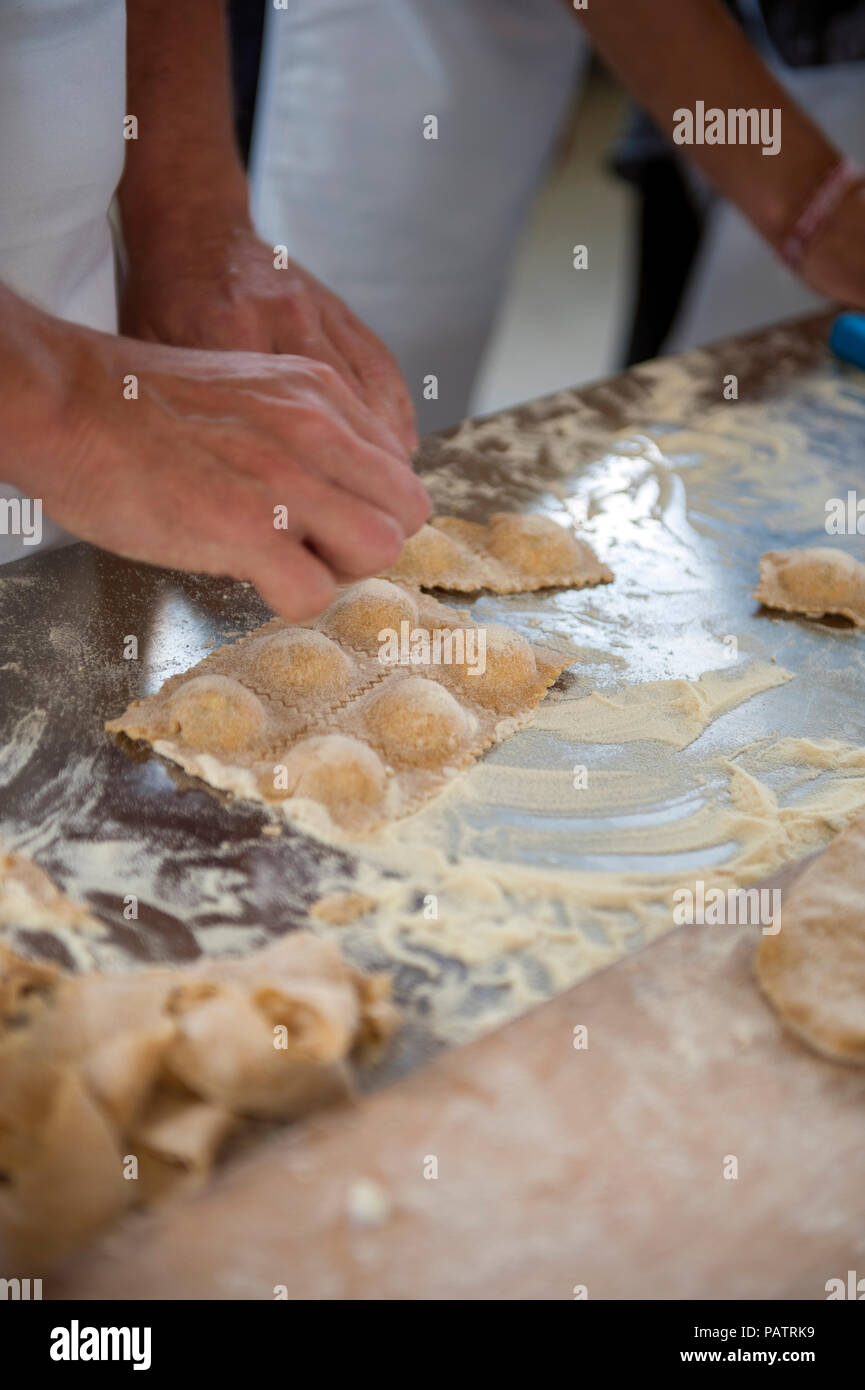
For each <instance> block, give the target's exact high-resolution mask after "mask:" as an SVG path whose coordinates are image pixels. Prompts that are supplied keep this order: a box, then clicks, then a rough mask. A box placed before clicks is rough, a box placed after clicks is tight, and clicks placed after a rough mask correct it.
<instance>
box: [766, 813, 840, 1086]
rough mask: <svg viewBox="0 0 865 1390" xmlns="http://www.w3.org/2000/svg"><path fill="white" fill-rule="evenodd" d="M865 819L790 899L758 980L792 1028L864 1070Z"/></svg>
mask: <svg viewBox="0 0 865 1390" xmlns="http://www.w3.org/2000/svg"><path fill="white" fill-rule="evenodd" d="M863 903H865V816H863V815H860V816H859V817H858V818H857V819H856V820H854V821H853V822H852V823H851V824H850V825H849V826H848V827H847V829H846V830H844V831H842V833H841V834H840V835H839V836H838V837H837V839H835V840H833V841H832V844H831V845H830V846H829V848H828V849H826V850H824V851H823V853H822V854H821V855H820V857H819V859H816V860H815V861H814V862H813V863H812V864H810V865H809V866H808V867H807V868H805V869H803V871H802V873H801V875H800V876H799V878H798V879H797V880H796V881H795V883H794V884H793V885H792V887H791V888H790V889H789V890H788V891H787V892H786V893H785V894H784V901H783V903H782V918H781V930H780V931H779V932H778V933H777V934H776V935H774V936H764V937H763V938H762V941H761V943H760V949H759V951H758V954H757V978H758V980H759V982H760V986H761V988H762V989H763V992H764V993H765V995H766V996H767V998H768V999H769V1000H770V1001H771V1003H772V1004H773V1005H774V1007H775V1008H776V1009H777V1011H778V1013H779V1014H780V1015H781V1017H782V1019H783V1020H784V1022H785V1023H786V1024H787V1025H788V1027H790V1028H792V1030H793V1031H794V1032H795V1033H797V1034H798V1036H799V1037H800V1038H803V1039H804V1040H805V1042H807V1043H809V1044H810V1045H811V1047H814V1048H816V1050H817V1051H818V1052H822V1053H824V1054H825V1055H826V1056H827V1057H832V1058H835V1059H837V1060H840V1061H844V1062H858V1063H860V1064H862V1065H865V907H863Z"/></svg>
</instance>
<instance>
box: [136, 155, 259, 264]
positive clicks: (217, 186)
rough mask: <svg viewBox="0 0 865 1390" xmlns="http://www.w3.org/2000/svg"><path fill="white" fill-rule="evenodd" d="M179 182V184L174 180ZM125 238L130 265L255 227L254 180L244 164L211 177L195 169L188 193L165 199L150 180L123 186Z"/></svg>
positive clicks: (194, 249)
mask: <svg viewBox="0 0 865 1390" xmlns="http://www.w3.org/2000/svg"><path fill="white" fill-rule="evenodd" d="M174 186H177V184H176V183H175V185H174ZM118 202H119V206H120V216H121V223H122V229H123V241H124V245H125V247H126V251H127V254H128V256H129V261H130V265H132V266H138V265H141V264H149V263H153V262H161V261H167V262H170V263H175V262H180V263H182V262H183V261H185V260H189V259H190V258H193V259H194V258H195V257H196V256H197V255H198V254H199V249H200V248H202V249H205V248H207V247H209V246H212V245H216V244H221V243H223V242H225V241H230V240H231V239H232V238H234V237H236V236H239V235H247V234H250V233H252V231H253V225H252V216H251V214H250V210H249V186H248V184H247V182H246V177H245V175H244V174H243V171H242V170H239V171H238V172H237V173H234V172H232V173H230V174H229V175H227V176H226V175H224V174H223V175H222V177H220V178H219V179H218V180H212V181H208V180H206V179H204V178H203V177H202V176H201V171H200V170H199V171H196V178H195V186H194V187H193V188H192V189H191V190H190V191H188V192H186V193H184V195H183V197H181V198H176V199H172V200H169V201H167V202H166V201H164V200H163V199H162V198H161V197H156V196H150V195H149V193H148V190H147V188H146V186H145V185H143V184H139V185H137V186H134V187H130V186H129V185H128V184H127V182H126V179H124V182H123V183H121V186H120V189H119V192H118Z"/></svg>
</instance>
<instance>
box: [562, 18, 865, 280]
mask: <svg viewBox="0 0 865 1390" xmlns="http://www.w3.org/2000/svg"><path fill="white" fill-rule="evenodd" d="M569 8H570V6H569ZM574 13H575V14H576V15H577V17H578V18H579V19H580V21H581V23H582V24H583V26H584V27H585V29H586V31H587V32H588V34H589V36H590V38H591V39H592V41H593V43H594V44H595V45H596V47H597V49H598V51H599V53H600V54H601V55H602V56H603V57H604V59H605V60H606V61H607V62H608V63H609V65H610V67H611V68H612V69H613V70H614V71H615V72H616V73H617V74H618V76H619V77H620V78H621V80H622V81H623V82H624V83H625V85H626V86H627V87H628V88H629V89H630V91H631V92H633V94H634V95H635V96H636V97H637V99H638V100H639V101H640V102H641V103H642V104H643V105H644V106H645V107H646V108H647V110H649V111H650V112H651V113H652V115H653V116H654V118H655V120H656V122H657V124H658V125H659V127H660V128H661V130H662V131H664V132H665V133H666V134H668V135H672V131H673V113H674V112H675V111H676V110H677V109H680V108H688V109H691V110H693V109H694V108H695V107H696V104H697V102H698V101H702V102H703V103H705V106H706V108H709V107H720V108H721V109H722V110H727V109H729V108H741V107H745V108H748V107H755V108H757V109H758V110H759V109H762V108H767V109H769V110H772V109H775V108H778V109H780V111H781V148H780V151H779V152H778V154H777V155H775V156H771V157H767V156H765V155H763V153H762V150H761V148H760V146H759V145H751V144H723V145H722V144H716V145H710V144H704V145H696V144H694V145H687V146H683V151H684V153H686V154H687V156H688V157H689V158H690V159H692V160H693V162H694V163H695V164H696V165H697V166H698V167H699V168H700V169H701V170H702V171H703V173H704V174H706V176H707V177H708V178H709V179H710V180H711V182H712V183H713V184H714V185H715V187H716V188H717V189H719V191H720V192H721V193H723V194H725V195H726V196H727V197H728V198H730V199H731V200H732V201H733V202H734V203H736V204H737V206H738V207H739V208H740V209H741V211H742V212H743V213H744V214H745V216H746V217H747V218H748V219H749V220H750V221H751V222H752V223H753V224H754V226H755V227H756V228H757V229H758V231H760V232H761V233H762V234H763V236H764V237H765V238H766V240H767V241H769V242H770V243H771V244H772V245H773V246H775V247H776V249H777V248H778V247H779V246H780V244H781V243H782V242H783V240H784V238H785V236H786V235H787V234H788V233H789V231H790V230H791V228H792V226H793V225H794V223H795V221H796V219H797V217H798V216H799V214H800V213H801V211H802V209H803V208H804V207H805V205H806V203H807V202H808V200H809V198H810V197H811V196H812V195H813V193H814V191H815V189H816V188H817V187H818V185H819V183H820V181H821V179H822V178H824V177H825V175H826V174H827V173H828V172H829V171H830V170H831V168H832V167H833V165H834V164H836V163H837V161H838V159H839V157H840V156H839V151H838V150H837V149H836V148H835V146H834V145H833V144H832V142H831V141H830V140H828V139H827V138H826V136H825V135H824V134H823V133H822V131H820V129H819V128H818V127H817V126H816V125H815V124H814V122H813V121H811V120H810V119H809V117H808V116H807V115H806V114H805V113H804V112H803V111H802V110H801V109H800V108H799V107H798V106H797V105H796V103H795V102H794V101H793V99H792V98H791V97H790V96H789V95H788V93H787V92H786V91H785V89H784V88H783V87H782V86H781V85H780V83H778V82H777V81H776V79H775V78H774V77H773V75H772V74H771V72H770V71H769V70H768V68H767V67H766V65H765V64H764V63H763V61H762V59H761V58H760V56H759V54H758V53H756V52H755V50H754V49H753V48H752V47H751V45H750V43H749V42H748V39H747V38H746V36H745V35H744V34H743V33H742V31H741V29H740V28H739V27H738V25H737V24H736V23H735V22H734V21H733V19H732V18H731V17H730V15H729V14H728V13H727V11H726V10H725V9H724V7H723V5H722V4H721V3H720V0H589V5H588V8H587V9H585V10H579V11H574ZM799 271H800V273H801V274H802V276H803V277H804V278H805V279H806V280H808V282H809V283H810V284H811V285H812V286H813V288H815V289H816V290H818V292H820V293H822V294H826V295H828V296H830V297H833V298H837V299H841V300H846V301H848V302H850V303H854V304H857V305H860V306H863V307H865V198H863V194H862V191H861V189H860V190H859V191H857V190H854V189H851V190H850V191H849V192H848V193H847V195H846V196H845V197H844V199H843V200H842V202H841V203H840V204H839V206H838V208H837V210H836V212H835V214H834V215H833V217H832V218H831V219H830V222H829V223H828V224H827V226H826V228H825V230H824V233H823V234H822V235H821V236H820V237H819V238H817V239H815V243H814V245H813V247H811V248H810V249H809V251H808V253H807V254H806V255H805V258H804V260H803V261H802V264H801V266H800V267H799Z"/></svg>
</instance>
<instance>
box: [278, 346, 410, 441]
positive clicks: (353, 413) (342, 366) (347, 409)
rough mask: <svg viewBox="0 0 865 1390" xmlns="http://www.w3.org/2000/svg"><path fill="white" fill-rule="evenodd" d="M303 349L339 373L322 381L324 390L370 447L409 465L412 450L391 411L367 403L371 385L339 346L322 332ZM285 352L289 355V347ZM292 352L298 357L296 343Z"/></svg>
mask: <svg viewBox="0 0 865 1390" xmlns="http://www.w3.org/2000/svg"><path fill="white" fill-rule="evenodd" d="M303 346H304V352H305V353H306V355H307V356H308V357H310V358H312V359H313V360H314V361H315V362H317V363H321V364H323V365H324V366H326V367H330V368H331V369H332V371H333V372H334V373H335V380H333V379H331V380H330V381H329V380H328V379H327V378H323V379H322V380H321V385H322V388H323V389H324V390H325V391H326V392H327V394H328V395H329V396H330V397H331V398H332V399H333V400H334V401H335V403H336V404H337V405H338V406H339V408H340V410H341V411H342V413H343V414H344V415H345V417H346V419H347V420H348V421H349V423H350V424H351V425H352V426H353V428H354V429H355V430H357V432H358V434H359V435H360V436H361V437H362V438H363V439H366V440H367V441H368V442H369V443H370V444H376V445H377V446H378V447H379V448H381V449H385V450H387V452H388V453H391V454H393V455H394V456H395V457H397V458H398V459H399V460H400V462H401V463H402V464H403V466H405V465H407V464H408V463H409V457H408V452H407V449H408V446H407V445H406V443H405V440H404V439H403V437H402V435H401V434H400V433H399V431H398V430H396V429H395V428H394V422H393V420H392V418H391V413H390V411H389V409H388V408H387V407H386V405H385V404H384V403H383V402H382V401H381V400H379V401H378V402H377V405H378V409H376V408H375V404H371V403H370V402H368V401H367V400H366V394H367V392H368V387H367V384H366V383H365V382H364V381H363V380H362V379H361V377H360V376H359V375H358V373H357V371H356V370H355V367H354V365H353V364H352V362H351V361H350V360H349V359H348V358H347V357H346V355H345V353H344V352H342V350H341V348H340V346H339V344H338V343H335V342H334V340H333V338H332V337H330V336H328V335H327V334H326V333H325V332H324V331H323V330H322V331H319V332H317V333H315V334H309V333H308V334H306V335H304V338H303ZM284 350H285V351H286V352H288V351H289V347H288V344H286V345H285V349H284ZM290 351H291V353H292V354H296V353H297V341H296V340H294V341H293V343H292V344H291V348H290Z"/></svg>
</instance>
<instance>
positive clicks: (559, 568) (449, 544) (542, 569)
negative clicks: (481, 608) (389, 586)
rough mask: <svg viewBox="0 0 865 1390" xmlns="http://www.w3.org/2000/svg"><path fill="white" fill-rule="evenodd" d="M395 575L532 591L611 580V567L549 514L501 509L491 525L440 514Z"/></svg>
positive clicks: (428, 585)
mask: <svg viewBox="0 0 865 1390" xmlns="http://www.w3.org/2000/svg"><path fill="white" fill-rule="evenodd" d="M388 573H389V577H390V578H391V579H398V580H402V581H403V582H405V583H408V584H417V585H419V586H420V587H421V588H422V589H452V590H455V591H458V592H461V593H473V592H475V591H476V590H478V589H490V590H492V592H493V593H497V594H513V593H527V592H530V591H532V590H534V589H550V588H558V587H561V588H568V589H582V588H584V587H585V586H586V585H590V584H609V583H611V582H612V579H613V572H612V570H611V569H608V567H607V566H606V565H604V564H602V563H601V561H600V560H599V559H598V557H597V555H595V553H594V551H593V550H592V549H591V547H590V546H589V545H587V544H586V542H585V541H583V540H580V539H579V538H578V537H577V536H575V535H573V533H572V532H571V531H567V530H565V528H564V527H562V526H559V525H557V523H556V522H555V521H551V520H550V518H549V517H546V516H535V515H523V514H522V513H519V512H514V513H511V512H496V513H494V515H493V516H491V517H490V521H489V525H487V526H479V525H478V524H477V523H475V522H473V521H461V520H460V519H459V518H458V517H453V516H437V517H434V518H433V520H432V521H431V522H430V523H429V524H428V525H426V526H422V527H421V529H420V531H418V532H417V534H416V535H414V536H411V537H410V538H409V539H408V540H407V541H406V543H405V545H404V546H403V551H402V555H401V556H400V558H399V560H398V561H397V563H396V564H395V565H394V566H393V568H392V569H391V570H390V571H389V572H388Z"/></svg>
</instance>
